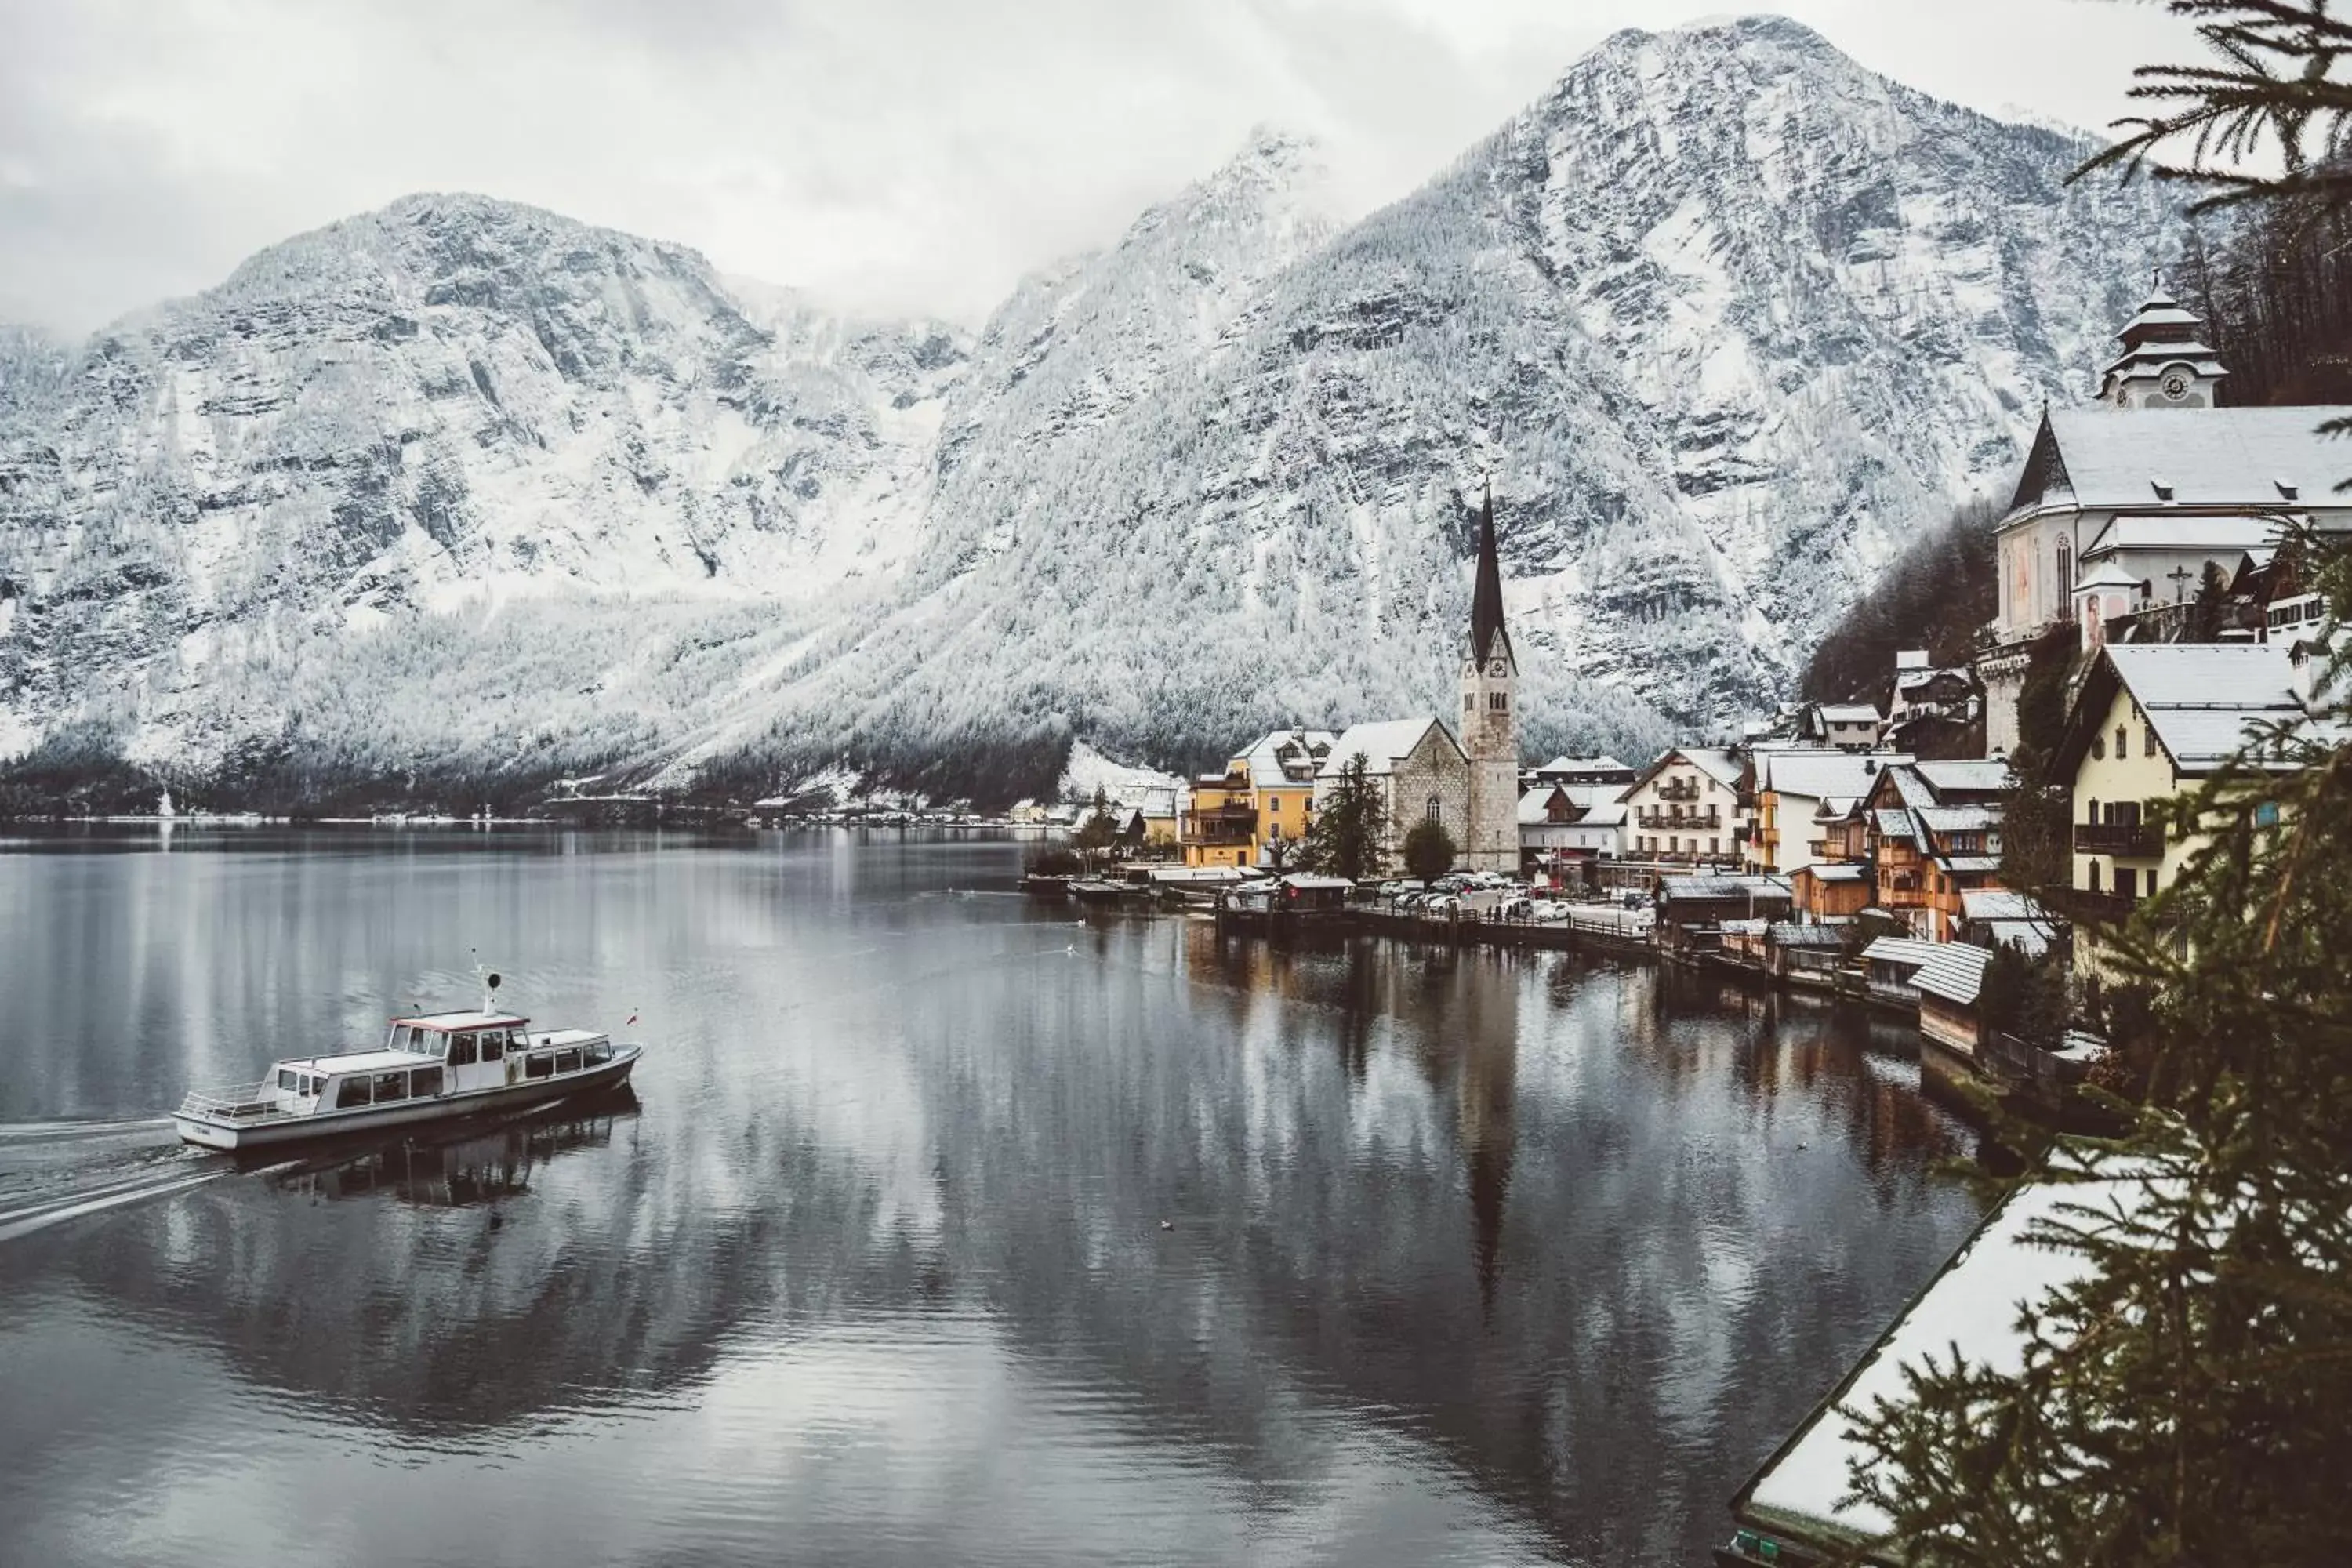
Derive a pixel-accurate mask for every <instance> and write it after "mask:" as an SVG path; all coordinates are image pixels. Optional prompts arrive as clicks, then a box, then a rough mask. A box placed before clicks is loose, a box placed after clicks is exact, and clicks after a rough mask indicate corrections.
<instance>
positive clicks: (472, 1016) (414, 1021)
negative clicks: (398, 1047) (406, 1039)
mask: <svg viewBox="0 0 2352 1568" xmlns="http://www.w3.org/2000/svg"><path fill="white" fill-rule="evenodd" d="M392 1021H393V1022H394V1023H395V1024H411V1025H414V1026H416V1027H417V1028H420V1029H519V1028H521V1027H522V1026H524V1025H526V1024H528V1023H530V1019H528V1018H526V1017H524V1016H522V1015H520V1013H478V1012H464V1013H416V1014H412V1015H410V1016H406V1017H400V1018H394V1019H393V1020H392Z"/></svg>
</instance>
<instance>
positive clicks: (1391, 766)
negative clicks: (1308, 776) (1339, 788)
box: [1315, 718, 1461, 779]
mask: <svg viewBox="0 0 2352 1568" xmlns="http://www.w3.org/2000/svg"><path fill="white" fill-rule="evenodd" d="M1433 728H1434V729H1435V730H1436V731H1438V733H1440V734H1442V735H1444V737H1445V743H1446V744H1447V745H1449V746H1453V747H1454V750H1455V751H1456V752H1459V751H1460V750H1461V747H1460V746H1459V745H1457V744H1455V742H1454V732H1453V731H1451V730H1448V729H1446V727H1445V726H1444V725H1443V724H1440V723H1438V721H1436V720H1434V719H1430V718H1421V719H1383V720H1381V721H1377V722H1375V723H1370V724H1350V725H1349V726H1348V728H1347V729H1346V730H1344V731H1340V734H1339V739H1338V740H1337V741H1334V742H1331V750H1330V752H1329V753H1328V754H1327V755H1326V756H1325V757H1324V759H1323V765H1322V767H1321V768H1320V769H1318V770H1317V773H1316V775H1315V776H1316V777H1318V778H1326V779H1328V778H1337V777H1339V770H1340V769H1341V768H1344V767H1346V766H1347V765H1348V762H1349V759H1350V758H1351V757H1353V756H1355V754H1356V753H1357V752H1362V753H1363V754H1364V771H1365V772H1366V773H1374V774H1378V773H1393V772H1395V771H1396V764H1397V763H1399V762H1401V761H1402V760H1403V759H1404V758H1406V757H1409V756H1411V755H1412V750H1413V748H1414V747H1415V746H1418V745H1420V744H1421V738H1422V737H1423V735H1426V734H1428V733H1429V731H1431V730H1432V729H1433Z"/></svg>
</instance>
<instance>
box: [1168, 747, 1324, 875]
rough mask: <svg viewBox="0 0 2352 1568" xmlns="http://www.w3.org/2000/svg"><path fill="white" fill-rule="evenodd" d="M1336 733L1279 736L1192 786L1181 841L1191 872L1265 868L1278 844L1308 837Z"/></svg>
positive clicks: (1231, 761)
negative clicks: (1318, 781) (1319, 777)
mask: <svg viewBox="0 0 2352 1568" xmlns="http://www.w3.org/2000/svg"><path fill="white" fill-rule="evenodd" d="M1332 739H1333V737H1332V735H1331V733H1330V731H1328V730H1276V731H1271V732H1269V733H1267V734H1265V735H1262V736H1260V737H1259V738H1258V739H1257V740H1256V741H1255V742H1252V743H1251V745H1250V746H1249V748H1248V749H1247V750H1246V751H1243V752H1237V753H1235V754H1234V756H1233V757H1231V758H1229V759H1228V760H1227V761H1226V763H1225V769H1224V772H1223V773H1207V774H1203V775H1202V776H1201V777H1200V778H1197V779H1194V780H1193V781H1192V805H1190V806H1189V807H1188V808H1187V809H1186V810H1185V812H1184V813H1183V815H1182V819H1181V820H1182V829H1181V833H1180V835H1179V840H1180V843H1181V847H1182V850H1183V860H1184V864H1185V865H1187V866H1258V865H1265V864H1267V863H1269V862H1270V861H1271V860H1272V859H1274V858H1275V857H1276V855H1278V854H1280V853H1281V851H1280V850H1277V849H1276V848H1275V846H1276V845H1279V844H1284V843H1286V842H1288V843H1292V844H1295V843H1296V842H1297V840H1298V839H1301V838H1304V837H1307V826H1309V824H1310V823H1311V821H1312V819H1313V812H1314V803H1315V773H1316V770H1317V769H1318V768H1319V767H1321V766H1322V764H1323V759H1324V758H1325V756H1326V755H1328V753H1329V752H1330V749H1331V742H1332Z"/></svg>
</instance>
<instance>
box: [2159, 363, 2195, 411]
mask: <svg viewBox="0 0 2352 1568" xmlns="http://www.w3.org/2000/svg"><path fill="white" fill-rule="evenodd" d="M2157 390H2158V391H2159V392H2161V393H2163V394H2164V400H2165V401H2166V402H2167V403H2178V402H2179V401H2180V400H2181V399H2182V398H2184V397H2186V396H2188V395H2189V373H2188V372H2187V371H2185V370H2168V371H2166V372H2165V373H2164V379H2163V380H2162V381H2160V382H2158V383H2157Z"/></svg>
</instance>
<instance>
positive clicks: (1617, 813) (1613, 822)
mask: <svg viewBox="0 0 2352 1568" xmlns="http://www.w3.org/2000/svg"><path fill="white" fill-rule="evenodd" d="M1626 815H1627V808H1626V805H1625V803H1624V802H1623V801H1622V800H1612V801H1609V802H1607V803H1605V804H1603V805H1588V806H1586V807H1585V808H1584V815H1583V816H1580V817H1578V818H1577V819H1576V822H1575V826H1578V827H1618V826H1623V824H1624V821H1625V817H1626Z"/></svg>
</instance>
